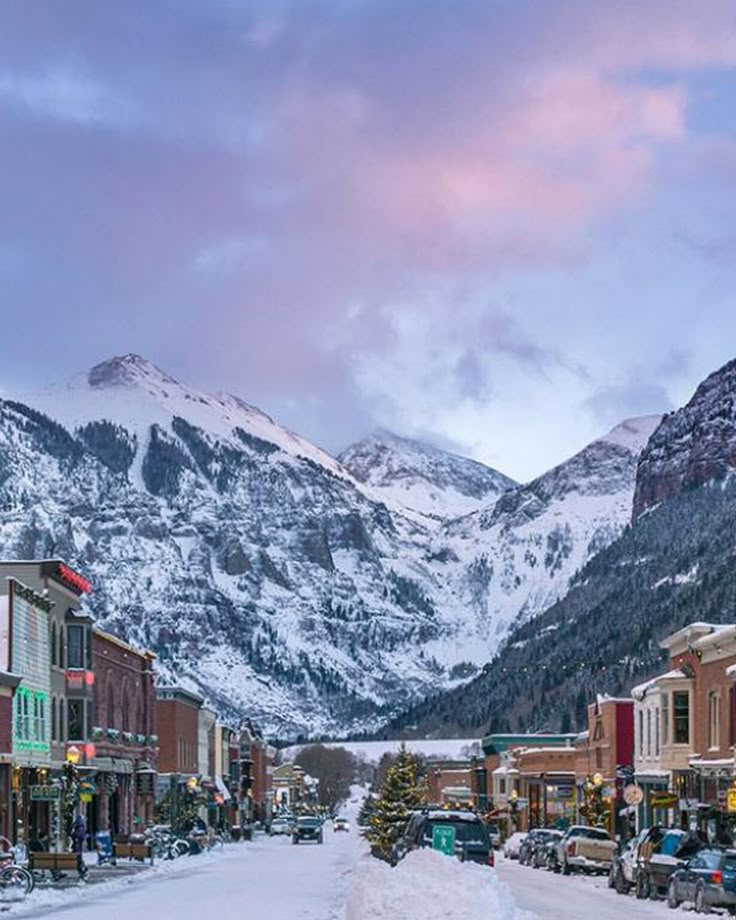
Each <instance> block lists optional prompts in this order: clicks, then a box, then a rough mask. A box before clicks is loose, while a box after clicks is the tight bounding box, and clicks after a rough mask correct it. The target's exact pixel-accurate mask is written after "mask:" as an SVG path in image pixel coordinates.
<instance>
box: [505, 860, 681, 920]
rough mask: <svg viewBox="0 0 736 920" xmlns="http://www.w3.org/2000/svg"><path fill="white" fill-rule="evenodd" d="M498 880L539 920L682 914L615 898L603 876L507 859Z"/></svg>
mask: <svg viewBox="0 0 736 920" xmlns="http://www.w3.org/2000/svg"><path fill="white" fill-rule="evenodd" d="M498 876H499V878H500V879H501V881H503V882H505V883H506V884H507V885H508V886H509V887H510V888H511V891H512V893H513V895H514V898H515V900H516V902H517V904H518V905H519V907H521V908H522V909H524V910H527V911H529V912H530V913H532V914H533V915H534V917H535V918H536V920H593V918H594V920H621V918H622V917H625V918H626V920H651V918H654V917H659V918H660V920H666V918H668V917H673V916H674V917H677V916H678V914H679V912H677V911H672V910H669V909H668V908H667V905H666V904H665V902H664V901H638V900H637V899H636V898H635V897H634V896H633V895H628V896H627V897H624V896H623V895H619V894H616V892H615V891H613V890H611V889H610V888H608V879H606V878H603V877H601V876H585V875H582V876H581V875H570V876H562V875H555V874H554V873H552V872H547V871H545V870H542V869H532V868H531V867H529V866H520V865H519V864H518V862H515V861H512V860H508V859H506V860H505V859H501V860H499V863H498ZM682 909H683V908H681V910H682Z"/></svg>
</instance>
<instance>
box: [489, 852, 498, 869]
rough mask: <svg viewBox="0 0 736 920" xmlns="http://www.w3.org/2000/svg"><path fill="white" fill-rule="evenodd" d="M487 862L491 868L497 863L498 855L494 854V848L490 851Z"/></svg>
mask: <svg viewBox="0 0 736 920" xmlns="http://www.w3.org/2000/svg"><path fill="white" fill-rule="evenodd" d="M487 863H488V865H489V866H491V868H493V866H495V865H496V857H495V856H494V855H493V850H489V851H488V859H487Z"/></svg>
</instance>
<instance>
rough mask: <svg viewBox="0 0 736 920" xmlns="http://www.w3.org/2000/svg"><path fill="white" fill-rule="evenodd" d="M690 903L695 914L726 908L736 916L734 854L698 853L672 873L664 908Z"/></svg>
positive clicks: (735, 857) (735, 868)
mask: <svg viewBox="0 0 736 920" xmlns="http://www.w3.org/2000/svg"><path fill="white" fill-rule="evenodd" d="M683 901H692V903H693V904H694V905H695V910H696V912H697V913H699V914H708V913H710V909H711V907H726V908H728V912H729V913H730V914H731V915H732V916H736V850H730V849H729V850H711V849H708V850H701V851H700V852H699V853H697V854H696V855H695V856H693V858H692V859H691V860H690V861H689V862H687V863H686V864H685V865H684V866H682V867H681V868H679V869H675V871H674V872H673V873H672V876H671V877H670V881H669V885H668V888H667V904H668V905H669V906H670V907H673V908H676V907H679V905H680V904H682V902H683Z"/></svg>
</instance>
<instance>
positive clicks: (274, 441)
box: [0, 355, 458, 736]
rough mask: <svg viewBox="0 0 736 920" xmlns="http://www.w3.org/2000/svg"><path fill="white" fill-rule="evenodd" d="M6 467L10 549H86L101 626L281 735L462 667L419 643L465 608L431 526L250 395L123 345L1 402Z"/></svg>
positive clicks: (410, 692)
mask: <svg viewBox="0 0 736 920" xmlns="http://www.w3.org/2000/svg"><path fill="white" fill-rule="evenodd" d="M29 405H30V406H32V407H33V408H28V406H29ZM40 413H44V414H43V415H42V414H40ZM0 468H1V470H2V474H1V475H0V507H2V509H3V514H2V517H1V518H0V553H1V554H2V555H4V556H6V557H12V556H21V557H24V558H27V557H33V556H46V555H49V554H52V553H54V554H59V555H62V556H64V557H67V558H69V559H70V560H72V562H74V563H75V564H77V565H78V566H79V567H80V568H81V569H82V570H83V571H84V572H85V574H87V575H88V576H90V577H91V579H92V581H93V583H94V585H95V591H94V593H93V595H92V598H91V605H92V612H93V613H94V614H95V615H96V616H97V617H99V618H100V620H101V621H102V622H103V624H104V625H106V626H107V627H108V628H110V629H112V630H115V631H116V632H118V633H120V634H121V635H123V636H125V637H127V638H129V639H130V640H132V641H134V642H136V643H139V644H143V645H146V646H149V647H152V648H153V649H154V650H156V651H157V652H158V653H159V656H160V658H159V666H160V668H161V669H162V670H163V671H164V672H168V673H169V674H170V675H176V677H177V679H181V680H183V681H184V682H189V683H190V684H192V685H193V686H197V687H199V688H201V689H202V690H203V691H204V692H205V694H206V695H207V696H208V697H210V698H211V699H212V700H213V702H215V703H217V704H218V705H220V706H221V707H223V708H224V709H226V710H227V709H230V710H231V711H233V712H234V711H238V710H240V711H242V710H245V709H247V710H248V711H249V712H251V713H252V714H253V715H254V716H256V717H258V718H259V719H260V720H261V721H262V722H263V723H264V724H265V726H266V727H267V728H268V729H269V731H272V732H276V733H279V734H281V735H282V736H283V735H284V734H296V733H299V732H304V731H312V732H339V731H346V730H349V729H351V728H355V727H356V726H357V727H361V728H362V727H364V726H365V725H367V724H371V721H372V720H375V719H377V718H378V712H379V710H380V708H381V707H383V706H385V705H388V706H398V705H399V701H402V702H403V701H404V700H406V699H407V698H412V697H414V696H417V695H422V694H424V693H426V692H427V691H428V690H429V689H430V688H432V687H436V686H437V685H438V683H439V684H441V685H452V684H453V683H455V682H456V680H457V678H456V677H455V676H453V675H451V674H450V673H449V670H448V669H446V668H444V666H443V665H442V663H441V661H439V660H437V661H436V660H433V659H432V658H431V657H430V656H425V655H424V653H423V651H422V649H423V646H424V645H425V644H426V642H427V641H429V640H430V639H436V640H437V642H438V647H441V646H442V636H443V635H449V634H454V632H455V631H456V622H455V620H456V616H457V614H458V611H455V612H454V614H455V615H454V616H448V611H449V610H450V609H451V608H452V604H451V603H450V602H448V600H449V599H448V598H447V595H446V591H445V588H444V585H442V584H441V582H439V581H438V580H437V578H436V577H435V572H434V568H435V567H434V563H433V562H432V561H431V560H427V559H426V558H425V554H426V547H427V543H428V530H427V529H425V528H423V527H422V526H421V525H420V524H418V523H416V522H415V521H414V520H411V519H410V518H408V517H404V516H402V515H401V514H399V513H397V512H396V511H395V510H393V511H392V510H389V509H388V508H387V507H386V505H384V504H383V503H381V502H379V501H376V500H374V498H373V496H372V494H371V492H370V489H367V488H365V487H363V486H361V485H360V484H359V483H357V482H356V481H355V480H354V479H353V478H352V477H351V476H350V474H349V473H348V472H347V471H345V470H344V469H343V468H342V467H341V466H340V464H339V463H338V462H337V461H335V460H334V459H332V458H331V457H329V456H328V455H327V454H325V453H324V452H323V451H321V450H319V449H318V448H317V447H315V446H314V445H312V444H310V443H308V442H306V441H304V440H303V439H301V438H299V437H297V436H296V435H294V434H292V433H291V432H288V431H286V430H285V429H284V428H282V427H281V426H279V425H277V424H275V423H274V422H273V421H272V420H271V419H269V418H268V417H267V416H266V415H264V414H263V413H262V412H260V411H259V410H257V409H254V408H253V407H251V406H249V405H247V404H246V403H244V402H242V401H241V400H239V399H237V398H236V397H232V396H210V395H208V394H205V393H201V392H199V391H197V390H194V389H192V388H190V387H187V386H184V385H182V384H180V383H178V382H177V381H176V380H174V379H173V378H172V377H170V376H169V375H168V374H166V373H164V372H163V371H160V370H159V369H158V368H156V367H154V366H153V365H151V364H150V363H149V362H147V361H145V360H144V359H142V358H139V357H137V356H134V355H128V356H125V357H123V358H114V359H112V360H110V361H107V362H104V363H103V364H101V365H98V366H97V367H95V368H93V369H92V371H90V372H89V374H87V375H84V376H80V377H77V378H75V379H74V380H72V381H70V382H68V383H66V384H64V385H62V386H60V387H54V388H51V389H49V390H46V391H44V392H42V393H36V394H30V395H26V396H24V397H23V401H22V402H21V401H15V402H14V401H5V402H3V403H0Z"/></svg>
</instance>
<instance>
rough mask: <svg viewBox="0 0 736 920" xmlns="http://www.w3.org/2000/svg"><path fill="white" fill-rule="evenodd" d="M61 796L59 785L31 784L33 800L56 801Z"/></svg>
mask: <svg viewBox="0 0 736 920" xmlns="http://www.w3.org/2000/svg"><path fill="white" fill-rule="evenodd" d="M58 798H59V787H58V786H49V785H44V786H31V801H32V802H56V801H57V800H58Z"/></svg>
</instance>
